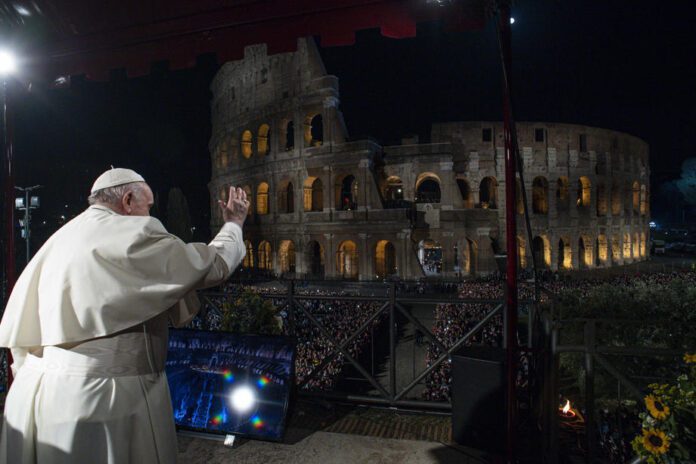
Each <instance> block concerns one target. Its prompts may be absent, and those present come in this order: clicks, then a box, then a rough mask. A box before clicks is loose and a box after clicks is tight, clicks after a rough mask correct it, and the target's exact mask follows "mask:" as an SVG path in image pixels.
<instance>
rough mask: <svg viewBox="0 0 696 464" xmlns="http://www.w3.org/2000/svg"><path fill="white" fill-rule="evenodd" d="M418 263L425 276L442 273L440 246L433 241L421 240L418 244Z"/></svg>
mask: <svg viewBox="0 0 696 464" xmlns="http://www.w3.org/2000/svg"><path fill="white" fill-rule="evenodd" d="M418 262H420V265H421V268H422V269H423V272H424V273H425V275H426V276H437V275H440V274H441V273H442V246H441V245H440V244H439V243H438V242H436V241H435V240H430V239H426V240H421V241H420V242H419V243H418Z"/></svg>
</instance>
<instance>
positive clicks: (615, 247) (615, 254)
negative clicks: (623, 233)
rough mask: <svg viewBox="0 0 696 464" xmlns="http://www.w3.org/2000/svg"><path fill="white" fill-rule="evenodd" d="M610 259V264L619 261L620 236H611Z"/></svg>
mask: <svg viewBox="0 0 696 464" xmlns="http://www.w3.org/2000/svg"><path fill="white" fill-rule="evenodd" d="M611 261H612V264H619V263H620V262H621V237H620V236H618V235H612V236H611Z"/></svg>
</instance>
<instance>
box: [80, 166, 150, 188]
mask: <svg viewBox="0 0 696 464" xmlns="http://www.w3.org/2000/svg"><path fill="white" fill-rule="evenodd" d="M131 182H145V179H144V178H143V176H141V175H140V174H138V173H137V172H135V171H133V170H132V169H125V168H111V169H109V170H108V171H106V172H104V174H102V175H101V176H99V177H97V180H95V181H94V185H92V190H91V191H90V193H94V192H96V191H97V190H102V189H105V188H109V187H116V186H117V185H123V184H130V183H131Z"/></svg>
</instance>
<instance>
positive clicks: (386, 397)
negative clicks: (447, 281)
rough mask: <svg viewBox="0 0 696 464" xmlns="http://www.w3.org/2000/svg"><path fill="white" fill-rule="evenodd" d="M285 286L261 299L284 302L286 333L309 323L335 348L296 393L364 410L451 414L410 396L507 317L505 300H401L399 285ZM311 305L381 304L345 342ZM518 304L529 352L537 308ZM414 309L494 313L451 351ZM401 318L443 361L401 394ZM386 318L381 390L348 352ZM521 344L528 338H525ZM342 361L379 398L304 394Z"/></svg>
mask: <svg viewBox="0 0 696 464" xmlns="http://www.w3.org/2000/svg"><path fill="white" fill-rule="evenodd" d="M285 283H286V290H285V292H283V293H264V292H263V291H261V292H260V295H261V296H262V297H263V298H268V299H274V300H276V301H279V300H282V301H283V303H282V307H281V308H279V309H280V310H281V311H285V312H286V313H287V321H286V322H287V327H288V333H289V334H290V335H297V331H296V323H297V321H298V320H299V319H300V318H301V319H304V320H305V321H307V322H308V323H309V324H310V325H311V327H312V328H313V329H316V330H317V331H318V332H319V334H320V336H321V337H322V338H323V339H324V340H325V341H326V342H328V343H329V344H330V345H331V349H330V351H329V352H328V354H327V355H326V357H325V358H324V359H322V360H321V361H320V362H319V364H317V365H316V366H315V367H314V368H313V369H312V370H311V372H309V373H308V374H307V375H306V376H304V377H303V378H302V379H301V380H300V381H299V382H298V384H297V387H298V392H299V393H300V394H302V395H310V396H320V397H325V398H328V399H338V400H345V401H351V402H357V403H361V404H378V405H385V406H393V407H403V408H410V409H430V410H432V409H436V410H444V411H447V410H451V403H450V402H449V401H431V400H416V399H407V395H408V394H409V393H410V392H412V391H413V390H414V388H415V387H416V386H417V385H419V384H421V383H422V382H424V380H425V379H426V378H427V377H428V375H429V374H431V373H433V371H435V370H436V369H437V368H438V367H440V366H441V365H442V364H443V363H445V362H446V361H448V360H449V358H450V356H451V355H452V354H453V353H455V352H456V351H457V350H458V349H460V348H461V347H462V346H464V345H465V344H466V343H467V342H471V341H472V339H473V338H474V337H475V336H476V335H477V334H479V333H480V332H481V331H482V329H484V328H485V327H487V326H488V325H490V324H491V323H492V322H491V321H492V319H493V318H494V317H495V316H496V315H499V314H500V315H503V316H504V311H502V309H503V307H504V302H503V300H502V299H479V298H457V297H456V296H451V297H434V296H423V295H401V294H399V293H398V291H397V284H396V283H395V282H389V283H384V284H382V285H381V289H380V288H379V287H380V286H375V285H374V284H373V285H372V286H371V287H370V289H372V290H373V294H371V295H331V294H324V295H322V294H304V293H301V292H298V291H297V288H296V283H295V281H293V280H289V281H286V282H285ZM375 288H377V290H378V291H374V290H375ZM230 297H231V295H230V294H229V293H220V292H218V293H215V292H204V293H202V299H203V301H204V307H207V311H213V312H215V313H217V314H221V313H222V309H221V308H220V302H219V300H221V299H223V300H224V299H225V298H230ZM216 300H217V301H216ZM308 300H313V301H355V302H360V301H370V302H375V303H380V305H379V308H377V309H376V310H374V311H372V312H370V313H369V316H367V317H366V318H365V319H364V320H363V321H362V323H361V324H360V325H359V326H357V327H356V328H355V329H354V330H352V331H351V332H350V333H349V334H347V336H346V337H345V338H344V339H343V340H342V341H338V340H336V339H335V337H333V336H332V334H331V328H330V327H326V325H325V324H324V323H322V321H321V320H320V318H317V317H316V316H315V315H314V314H312V311H310V310H309V309H308V308H307V307H306V306H305V305H304V304H302V303H303V302H304V301H308ZM520 303H521V306H524V307H526V308H530V309H529V312H528V313H526V314H522V315H521V320H522V322H525V321H526V322H527V327H528V328H527V333H526V338H527V341H528V343H527V349H531V347H532V346H531V345H532V343H531V341H532V340H533V339H534V334H533V328H532V326H533V324H532V323H531V321H533V320H534V318H535V317H536V316H535V314H536V312H535V311H536V307H535V305H533V304H531V303H532V302H531V301H526V300H521V301H520ZM410 304H457V305H461V304H476V305H487V306H490V307H491V308H490V309H489V310H487V311H486V312H485V315H483V317H481V318H480V319H479V320H477V321H475V323H473V326H471V327H470V328H469V329H468V330H467V331H466V333H464V334H462V335H461V336H458V337H457V338H456V340H455V341H454V343H452V344H451V346H449V347H447V346H445V345H444V344H443V342H442V341H441V340H439V339H438V337H437V336H436V335H435V334H434V333H433V332H432V331H431V329H430V328H429V327H426V326H425V325H424V324H423V323H422V322H421V321H419V320H418V318H417V317H416V316H415V315H414V314H412V313H411V311H410V310H409V309H408V305H410ZM204 317H205V315H204ZM397 317H400V318H402V320H405V321H407V323H410V324H412V325H413V327H414V328H415V330H417V331H419V332H420V333H421V334H422V335H423V337H424V338H425V339H427V340H428V341H429V342H430V343H431V344H432V346H434V347H437V349H438V350H439V355H438V356H437V358H436V359H434V360H431V361H430V362H429V363H428V364H429V365H427V366H426V367H424V368H422V369H420V370H419V371H418V372H417V373H416V374H415V375H414V377H413V379H412V380H411V381H410V382H409V383H408V384H407V385H405V386H404V387H402V388H397V381H396V379H397V372H396V370H397V366H396V350H397ZM382 318H384V319H385V320H386V321H387V323H388V334H389V336H388V352H387V353H386V354H387V357H388V362H387V363H386V371H387V373H388V376H387V377H388V382H387V385H383V384H382V383H381V382H380V381H379V379H378V378H377V377H376V376H375V375H374V372H372V373H371V372H368V369H367V368H366V367H365V366H363V365H362V364H361V363H360V362H359V360H358V359H356V358H357V357H358V356H356V355H354V354H351V353H350V352H349V346H350V345H351V343H353V342H354V341H355V340H356V339H357V338H358V337H359V336H360V335H361V334H363V333H364V332H365V331H366V330H367V329H368V328H369V327H370V326H371V325H372V324H374V323H375V322H376V321H378V320H380V319H382ZM503 323H504V321H503ZM202 328H204V329H205V328H209V327H205V326H203V327H202ZM521 338H524V335H523V336H522V337H521ZM338 356H342V357H343V358H344V359H345V360H346V361H347V363H349V364H350V365H352V367H353V368H354V369H355V370H356V371H357V372H358V373H359V374H360V375H361V376H362V377H363V378H364V379H365V380H366V381H367V382H368V383H369V384H370V385H371V387H372V388H373V390H372V392H376V394H372V393H371V394H356V393H355V392H347V391H316V390H306V389H305V387H307V386H308V385H309V384H310V382H311V381H312V380H313V379H315V378H317V376H318V375H320V374H321V373H322V372H323V371H324V370H325V369H326V368H327V367H328V366H329V365H331V363H332V361H333V360H334V359H336V358H337V357H338ZM414 366H415V364H414Z"/></svg>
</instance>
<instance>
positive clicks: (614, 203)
mask: <svg viewBox="0 0 696 464" xmlns="http://www.w3.org/2000/svg"><path fill="white" fill-rule="evenodd" d="M621 197H622V195H621V184H619V183H618V182H616V181H614V182H613V183H612V184H611V214H612V215H613V216H619V215H620V214H621Z"/></svg>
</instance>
